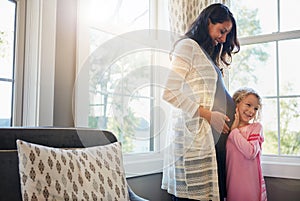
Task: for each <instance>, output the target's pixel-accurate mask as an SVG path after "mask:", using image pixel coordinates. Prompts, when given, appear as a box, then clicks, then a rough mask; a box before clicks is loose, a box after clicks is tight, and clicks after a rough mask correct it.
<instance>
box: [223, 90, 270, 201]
mask: <svg viewBox="0 0 300 201" xmlns="http://www.w3.org/2000/svg"><path fill="white" fill-rule="evenodd" d="M233 100H234V102H235V104H236V113H235V120H234V122H233V124H232V126H231V132H230V134H229V136H228V140H227V144H226V146H227V147H226V148H227V153H226V169H227V179H226V180H227V181H226V182H227V201H241V200H243V201H266V200H267V194H266V188H265V182H264V178H263V176H262V169H261V162H260V155H261V146H262V143H263V141H264V138H263V129H262V125H261V124H260V123H259V122H257V121H256V120H257V119H258V116H259V114H258V113H259V112H260V111H261V98H260V96H259V95H258V94H257V93H256V92H255V91H254V90H253V89H251V88H242V89H239V90H238V91H236V92H235V93H234V95H233Z"/></svg>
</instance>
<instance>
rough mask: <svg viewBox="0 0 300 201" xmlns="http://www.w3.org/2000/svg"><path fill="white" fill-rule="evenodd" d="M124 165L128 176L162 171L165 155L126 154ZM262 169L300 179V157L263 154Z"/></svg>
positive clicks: (273, 174)
mask: <svg viewBox="0 0 300 201" xmlns="http://www.w3.org/2000/svg"><path fill="white" fill-rule="evenodd" d="M124 166H125V171H126V177H127V178H130V177H136V176H145V175H149V174H156V173H161V172H162V168H163V157H162V155H161V154H159V153H150V154H128V155H127V154H125V155H124ZM262 170H263V175H264V176H267V177H278V178H287V179H300V171H299V170H300V158H299V157H277V156H262Z"/></svg>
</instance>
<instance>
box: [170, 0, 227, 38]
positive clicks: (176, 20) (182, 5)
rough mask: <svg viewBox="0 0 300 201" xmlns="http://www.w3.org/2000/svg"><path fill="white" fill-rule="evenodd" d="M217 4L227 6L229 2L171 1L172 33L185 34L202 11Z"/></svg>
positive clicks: (223, 0) (225, 0)
mask: <svg viewBox="0 0 300 201" xmlns="http://www.w3.org/2000/svg"><path fill="white" fill-rule="evenodd" d="M215 2H220V3H224V4H226V2H227V3H228V2H229V0H219V1H216V0H169V4H168V9H169V23H170V31H171V32H172V33H173V34H174V35H175V34H176V35H177V34H179V35H182V34H184V33H185V32H186V31H187V30H188V28H189V26H190V25H191V24H192V23H193V21H194V20H195V19H196V18H197V17H198V15H199V14H200V12H201V11H202V9H203V8H205V7H206V6H208V5H210V4H212V3H215Z"/></svg>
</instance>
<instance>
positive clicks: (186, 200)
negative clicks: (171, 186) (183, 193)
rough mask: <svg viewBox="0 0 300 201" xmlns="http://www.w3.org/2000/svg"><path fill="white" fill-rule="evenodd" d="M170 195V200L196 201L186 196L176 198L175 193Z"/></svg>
mask: <svg viewBox="0 0 300 201" xmlns="http://www.w3.org/2000/svg"><path fill="white" fill-rule="evenodd" d="M171 196H172V201H196V200H192V199H188V198H178V197H176V196H175V195H171Z"/></svg>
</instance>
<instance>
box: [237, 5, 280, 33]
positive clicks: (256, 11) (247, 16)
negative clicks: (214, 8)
mask: <svg viewBox="0 0 300 201" xmlns="http://www.w3.org/2000/svg"><path fill="white" fill-rule="evenodd" d="M231 11H232V13H233V15H234V16H235V18H236V21H237V26H238V36H239V37H245V36H256V35H258V34H270V33H273V32H277V31H278V26H277V24H278V20H277V19H278V17H277V16H278V15H277V0H268V1H261V0H251V1H249V0H238V1H231Z"/></svg>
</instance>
